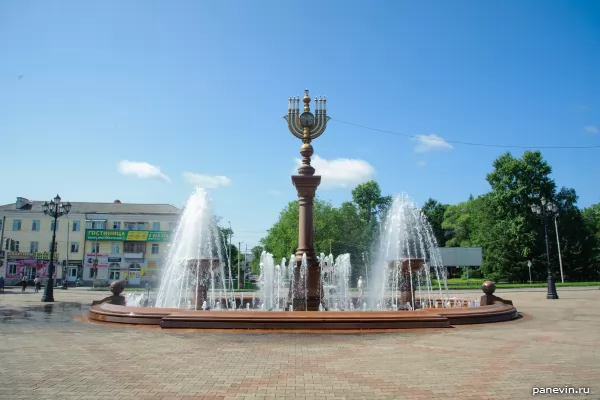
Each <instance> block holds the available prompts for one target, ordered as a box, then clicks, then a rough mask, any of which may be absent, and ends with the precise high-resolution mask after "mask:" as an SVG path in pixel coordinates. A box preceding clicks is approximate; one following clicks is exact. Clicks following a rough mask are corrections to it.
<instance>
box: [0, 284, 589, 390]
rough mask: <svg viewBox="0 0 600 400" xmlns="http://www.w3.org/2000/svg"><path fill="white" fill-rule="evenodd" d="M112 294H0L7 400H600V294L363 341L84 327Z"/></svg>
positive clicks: (571, 295)
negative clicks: (563, 390)
mask: <svg viewBox="0 0 600 400" xmlns="http://www.w3.org/2000/svg"><path fill="white" fill-rule="evenodd" d="M104 295H105V293H93V292H88V291H85V290H81V289H79V290H72V289H71V290H69V291H57V293H56V295H55V297H56V300H57V303H55V304H53V305H50V306H44V305H43V304H41V303H40V301H39V300H40V297H41V296H40V295H38V294H36V295H33V294H20V293H18V292H15V293H6V294H2V295H0V399H78V400H81V399H89V400H92V399H94V400H96V399H97V400H100V399H152V400H158V399H223V400H225V399H237V400H239V399H319V400H334V399H352V400H354V399H407V400H425V399H427V400H431V399H432V400H435V399H445V400H446V399H460V400H471V399H472V400H475V399H477V400H481V399H490V400H491V399H499V400H500V399H501V400H503V399H526V398H527V399H528V398H531V397H532V388H533V387H534V386H538V387H539V386H541V387H547V386H556V387H564V386H571V387H590V388H591V391H592V394H591V395H590V396H587V397H588V398H594V399H598V398H600V335H599V334H598V332H600V329H599V328H600V307H598V304H600V290H569V291H567V290H565V291H561V292H560V296H561V298H560V300H557V301H550V300H546V299H545V294H544V293H543V292H542V291H530V292H509V293H508V294H506V293H500V295H501V296H503V297H506V298H511V299H512V300H513V301H514V302H515V304H516V306H517V308H518V309H519V310H520V311H522V312H524V313H525V314H526V315H525V317H524V318H522V319H520V320H518V321H513V322H509V323H503V324H491V325H475V326H465V327H458V328H453V329H445V330H432V331H427V332H423V331H420V332H415V331H406V332H399V333H386V334H363V335H347V334H344V335H336V334H331V335H326V334H315V335H313V334H286V333H283V334H264V333H261V334H257V333H214V332H211V333H202V332H188V333H181V332H163V331H160V330H156V329H140V328H132V327H120V326H112V325H111V326H107V325H97V324H89V323H83V322H77V321H74V320H73V317H74V316H79V315H85V313H86V310H87V305H89V303H90V302H91V301H92V300H93V299H97V298H101V297H104ZM477 295H478V293H472V294H471V297H475V296H477ZM82 304H83V305H82ZM8 309H12V310H13V311H10V312H9V311H6V310H8ZM15 310H16V311H15ZM536 397H540V398H574V397H585V396H562V397H561V396H560V395H552V396H543V395H538V396H536Z"/></svg>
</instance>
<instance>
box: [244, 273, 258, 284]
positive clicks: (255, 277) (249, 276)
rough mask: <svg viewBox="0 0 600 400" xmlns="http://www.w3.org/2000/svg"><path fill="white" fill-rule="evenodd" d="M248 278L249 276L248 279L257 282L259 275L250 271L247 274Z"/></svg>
mask: <svg viewBox="0 0 600 400" xmlns="http://www.w3.org/2000/svg"><path fill="white" fill-rule="evenodd" d="M246 278H248V280H249V281H250V283H257V282H258V277H257V276H255V275H254V274H252V273H248V274H247V275H246Z"/></svg>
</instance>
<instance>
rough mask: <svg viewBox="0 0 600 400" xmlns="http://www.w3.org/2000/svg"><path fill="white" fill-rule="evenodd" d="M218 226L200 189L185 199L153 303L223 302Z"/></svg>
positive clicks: (177, 305) (191, 304)
mask: <svg viewBox="0 0 600 400" xmlns="http://www.w3.org/2000/svg"><path fill="white" fill-rule="evenodd" d="M224 259H225V258H224V256H223V251H222V249H221V240H220V237H219V229H218V227H217V224H216V221H215V218H214V216H213V213H212V209H211V204H210V200H209V199H208V196H207V194H206V192H205V191H204V189H202V188H197V189H196V190H195V191H194V193H192V195H191V196H190V198H189V199H188V201H187V203H186V205H185V208H184V212H183V214H182V216H181V220H180V222H179V226H178V227H177V230H176V232H175V235H174V237H173V241H172V244H171V248H170V251H169V255H168V259H167V263H166V266H165V271H164V274H163V276H162V280H161V284H160V288H159V290H158V294H157V299H156V306H157V307H175V308H185V307H189V308H193V309H196V310H198V309H200V308H201V307H202V304H203V302H204V301H207V307H208V308H220V307H221V298H222V297H224V298H225V304H228V302H227V298H228V296H227V287H226V281H225V273H224V265H225V263H224V262H223V260H224Z"/></svg>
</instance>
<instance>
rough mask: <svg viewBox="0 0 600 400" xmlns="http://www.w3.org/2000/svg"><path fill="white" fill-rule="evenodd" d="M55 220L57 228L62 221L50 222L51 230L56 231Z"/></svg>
mask: <svg viewBox="0 0 600 400" xmlns="http://www.w3.org/2000/svg"><path fill="white" fill-rule="evenodd" d="M55 222H56V230H58V227H59V226H60V225H59V222H60V221H52V222H51V223H50V230H51V231H54V223H55Z"/></svg>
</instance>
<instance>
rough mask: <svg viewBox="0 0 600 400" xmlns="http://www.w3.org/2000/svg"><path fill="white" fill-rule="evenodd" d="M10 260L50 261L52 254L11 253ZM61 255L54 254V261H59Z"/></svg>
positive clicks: (9, 253)
mask: <svg viewBox="0 0 600 400" xmlns="http://www.w3.org/2000/svg"><path fill="white" fill-rule="evenodd" d="M8 258H9V259H11V260H48V261H50V253H49V252H47V251H44V252H43V253H26V252H23V251H9V252H8ZM58 258H59V254H58V253H54V259H55V260H58Z"/></svg>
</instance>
